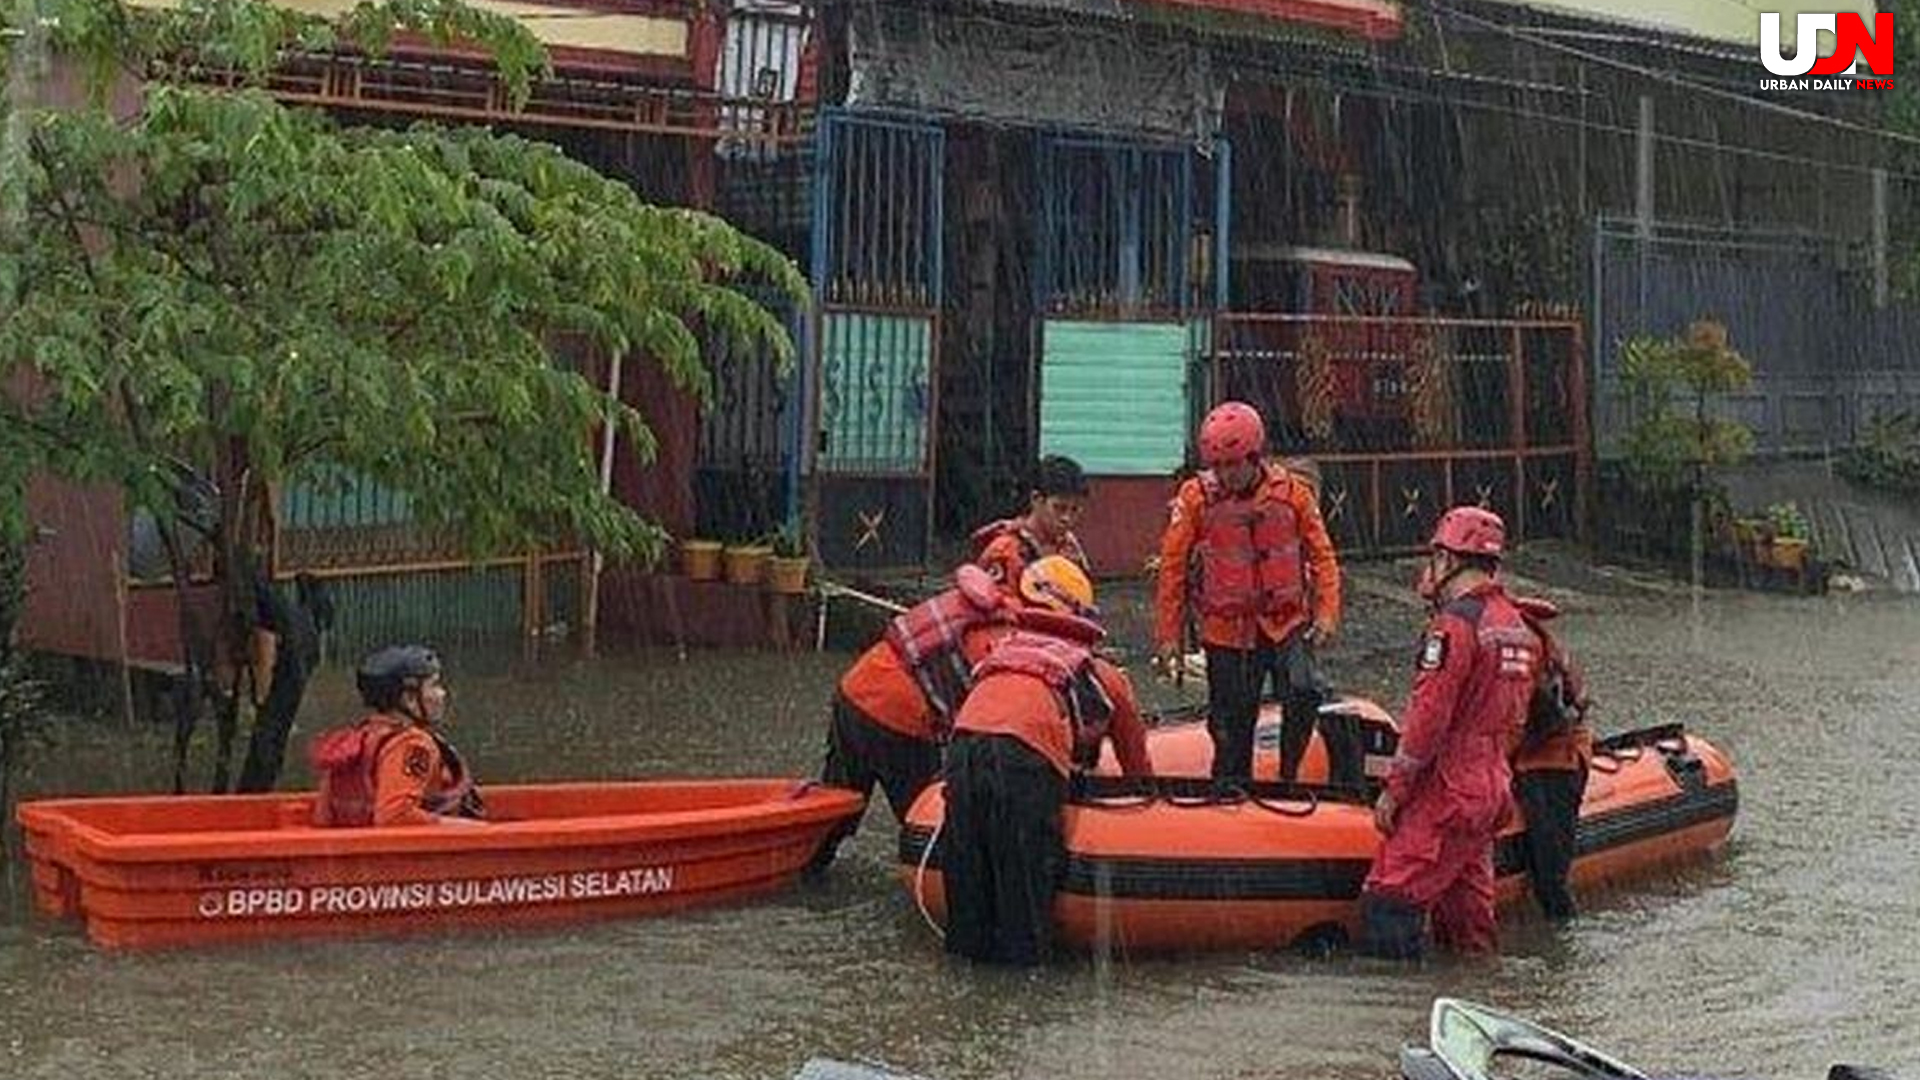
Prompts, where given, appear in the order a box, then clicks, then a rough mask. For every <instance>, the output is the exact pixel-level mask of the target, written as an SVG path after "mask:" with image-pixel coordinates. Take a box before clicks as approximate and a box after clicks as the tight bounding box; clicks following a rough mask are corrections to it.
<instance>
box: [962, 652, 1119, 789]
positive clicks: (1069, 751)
mask: <svg viewBox="0 0 1920 1080" xmlns="http://www.w3.org/2000/svg"><path fill="white" fill-rule="evenodd" d="M1093 669H1094V674H1095V676H1096V677H1097V678H1098V679H1099V680H1100V685H1101V686H1102V687H1104V688H1105V689H1106V691H1107V696H1108V697H1109V698H1112V699H1113V719H1112V721H1111V722H1110V723H1109V724H1108V727H1107V737H1108V738H1109V739H1112V740H1113V752H1114V756H1115V757H1117V758H1119V760H1120V768H1121V770H1122V771H1123V772H1125V773H1126V774H1127V775H1128V776H1148V775H1151V774H1152V772H1153V763H1152V760H1151V759H1150V758H1148V756H1147V725H1146V723H1145V722H1144V721H1143V720H1141V719H1140V703H1139V699H1137V698H1135V697H1134V695H1133V683H1132V682H1131V681H1130V680H1128V678H1127V673H1126V672H1124V671H1121V670H1120V669H1119V668H1117V667H1115V666H1113V665H1112V664H1111V663H1108V662H1107V661H1105V660H1102V659H1100V658H1098V657H1095V658H1094V661H1093ZM953 728H954V730H955V731H968V732H972V733H973V734H976V735H1009V736H1012V737H1013V738H1016V739H1019V740H1020V741H1021V742H1023V743H1025V744H1026V745H1027V746H1028V747H1029V748H1031V749H1032V750H1033V751H1034V752H1035V753H1037V754H1039V755H1040V756H1042V757H1044V758H1046V759H1047V762H1048V763H1049V764H1051V765H1052V766H1053V767H1054V770H1055V771H1057V772H1058V773H1059V774H1060V775H1061V776H1070V775H1072V773H1073V721H1072V720H1071V719H1069V718H1068V716H1067V714H1066V713H1065V712H1063V711H1062V709H1061V705H1060V699H1059V697H1057V696H1056V695H1055V694H1054V692H1053V690H1052V689H1050V688H1049V687H1048V686H1047V684H1046V683H1045V682H1043V681H1041V680H1039V679H1036V678H1033V677H1031V676H1027V675H1016V674H1012V673H1006V674H1000V675H989V676H987V677H986V678H984V679H982V680H980V682H979V684H978V685H976V686H975V687H974V688H973V693H971V694H968V695H967V703H966V704H965V705H962V706H960V715H959V716H957V717H955V718H954V721H953Z"/></svg>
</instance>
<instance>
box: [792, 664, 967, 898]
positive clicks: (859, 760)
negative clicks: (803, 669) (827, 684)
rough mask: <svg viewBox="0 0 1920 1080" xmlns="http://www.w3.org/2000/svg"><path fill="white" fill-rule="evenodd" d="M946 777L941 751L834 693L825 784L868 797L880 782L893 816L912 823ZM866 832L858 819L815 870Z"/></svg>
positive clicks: (833, 839)
mask: <svg viewBox="0 0 1920 1080" xmlns="http://www.w3.org/2000/svg"><path fill="white" fill-rule="evenodd" d="M939 775H940V747H938V746H937V745H935V744H933V743H931V742H927V741H925V740H922V739H912V738H908V737H907V736H905V735H902V734H900V733H899V732H897V731H893V730H892V729H890V728H887V727H885V726H883V725H881V724H880V723H879V721H876V720H874V719H873V718H872V717H870V716H868V715H867V714H866V713H864V712H862V711H861V710H860V707H859V706H857V705H855V704H854V703H853V702H851V701H848V700H847V699H846V698H845V697H844V696H843V695H841V694H838V693H836V694H834V695H833V719H832V721H831V722H830V723H829V724H828V726H827V762H826V765H825V766H823V767H822V768H821V770H820V782H821V783H823V784H831V785H833V786H834V787H838V788H846V789H847V790H848V791H854V792H858V793H859V795H860V797H861V798H863V799H865V798H869V797H871V796H872V794H873V788H874V785H876V784H878V785H879V786H880V789H881V790H882V791H885V792H886V793H887V805H889V806H891V807H892V808H893V816H894V817H895V818H896V819H897V820H899V821H902V822H904V821H906V819H907V810H908V808H910V807H912V806H913V800H915V799H917V798H919V797H920V793H921V792H922V791H925V790H926V788H927V785H928V784H931V783H933V781H934V778H935V777H937V776H939ZM859 828H860V818H857V817H856V818H853V819H852V820H850V821H848V822H847V823H846V824H845V825H842V826H841V827H840V828H839V829H838V830H837V831H835V832H834V833H833V834H832V835H831V836H828V837H827V839H826V840H825V841H824V842H823V843H822V844H821V845H820V851H819V853H818V854H817V855H815V856H814V859H813V862H812V864H811V865H810V866H809V870H811V871H813V872H818V871H820V870H824V869H825V868H826V867H827V865H828V864H829V863H831V862H832V861H833V857H834V854H835V853H836V852H837V851H839V849H840V844H841V842H842V841H844V840H846V838H847V837H849V836H852V835H853V834H854V832H855V831H857V830H858V829H859Z"/></svg>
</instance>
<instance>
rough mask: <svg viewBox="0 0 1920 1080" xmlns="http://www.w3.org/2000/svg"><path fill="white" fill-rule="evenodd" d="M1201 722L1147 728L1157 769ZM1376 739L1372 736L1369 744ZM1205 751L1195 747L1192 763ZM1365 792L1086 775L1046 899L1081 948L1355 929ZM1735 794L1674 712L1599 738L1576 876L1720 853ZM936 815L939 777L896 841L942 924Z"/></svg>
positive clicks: (1282, 942)
mask: <svg viewBox="0 0 1920 1080" xmlns="http://www.w3.org/2000/svg"><path fill="white" fill-rule="evenodd" d="M1374 711H1376V712H1377V710H1374ZM1382 715H1384V714H1382ZM1262 726H1263V728H1264V727H1267V726H1268V724H1267V723H1266V722H1265V721H1264V720H1263V724H1262ZM1196 732H1197V735H1198V738H1199V739H1201V740H1204V739H1205V728H1204V725H1203V724H1176V725H1172V726H1170V727H1168V728H1166V729H1165V730H1157V731H1155V732H1153V733H1152V734H1151V735H1150V736H1149V740H1148V741H1149V746H1150V747H1151V749H1152V751H1153V756H1154V761H1155V765H1156V767H1161V766H1162V763H1163V762H1164V763H1165V765H1166V766H1176V764H1177V762H1180V761H1190V760H1191V759H1192V757H1193V754H1194V752H1195V749H1196V746H1195V741H1194V740H1195V735H1196ZM1268 741H1269V742H1271V740H1270V739H1269V740H1268ZM1375 741H1376V740H1374V739H1373V737H1372V736H1371V735H1370V737H1369V744H1370V745H1369V751H1370V754H1369V756H1372V753H1373V749H1374V744H1375ZM1389 752H1390V750H1389ZM1210 754H1211V748H1210V747H1204V748H1202V750H1201V756H1200V758H1199V761H1200V769H1199V770H1198V771H1200V772H1204V771H1205V765H1206V762H1207V761H1208V760H1210ZM1322 760H1323V763H1322V766H1321V768H1322V770H1324V759H1322ZM1167 771H1168V772H1172V771H1175V770H1174V768H1168V769H1167ZM1186 771H1190V772H1191V771H1192V770H1186ZM1322 775H1324V771H1323V772H1322ZM1372 795H1373V792H1372V791H1366V792H1344V791H1339V790H1336V789H1331V788H1327V787H1324V786H1321V785H1318V784H1311V783H1309V784H1300V785H1280V784H1277V783H1270V782H1262V781H1258V780H1257V781H1256V782H1255V784H1254V785H1253V786H1252V787H1251V788H1250V789H1246V790H1234V791H1228V792H1225V793H1219V792H1216V791H1215V790H1214V785H1213V784H1212V783H1211V782H1209V781H1207V780H1205V779H1202V778H1199V777H1197V776H1188V777H1161V778H1156V779H1154V780H1151V781H1135V780H1128V779H1125V778H1122V777H1117V776H1100V775H1094V776H1089V777H1084V778H1082V779H1081V780H1080V781H1078V783H1077V790H1076V792H1075V794H1074V797H1073V799H1072V800H1071V802H1070V804H1069V805H1068V806H1067V807H1066V809H1065V811H1064V820H1063V822H1062V827H1063V832H1064V835H1065V837H1066V843H1067V850H1068V858H1067V866H1066V871H1065V874H1064V877H1063V880H1062V882H1061V886H1060V891H1059V894H1058V896H1057V898H1056V901H1055V905H1054V918H1055V921H1056V923H1057V925H1058V928H1059V930H1060V936H1061V939H1062V940H1063V941H1064V942H1065V943H1067V944H1069V945H1072V946H1075V947H1078V948H1083V949H1096V950H1106V949H1109V948H1110V949H1112V950H1114V951H1118V952H1165V951H1188V950H1207V949H1259V948H1276V947H1283V946H1288V945H1295V944H1306V943H1311V942H1317V941H1338V940H1342V939H1348V938H1351V936H1352V935H1354V934H1355V933H1357V931H1358V929H1359V925H1358V904H1357V900H1358V899H1359V895H1360V885H1361V883H1362V881H1363V880H1365V878H1366V873H1367V868H1368V865H1369V864H1370V863H1371V861H1372V859H1373V853H1374V850H1375V849H1376V847H1377V846H1378V844H1379V834H1378V833H1376V832H1375V831H1374V827H1373V817H1372V810H1371V801H1372ZM1738 804H1739V795H1738V788H1737V784H1736V781H1735V778H1734V773H1733V767H1732V765H1731V763H1730V762H1729V761H1728V760H1727V758H1726V756H1725V755H1724V754H1722V753H1721V752H1720V751H1719V750H1718V749H1716V748H1715V747H1713V746H1712V745H1711V744H1709V743H1708V742H1706V740H1704V739H1701V738H1699V737H1698V736H1695V735H1691V734H1688V733H1687V732H1686V731H1685V730H1684V729H1683V728H1682V727H1681V726H1680V725H1677V724H1676V725H1668V726H1663V727H1655V728H1647V729H1644V730H1640V731H1633V732H1628V733H1626V734H1623V735H1617V736H1614V737H1613V738H1610V739H1607V740H1605V741H1603V742H1602V743H1601V744H1600V745H1599V747H1598V748H1597V751H1596V754H1595V757H1594V762H1593V766H1592V769H1591V772H1590V775H1589V778H1588V785H1587V794H1586V799H1585V801H1584V802H1583V803H1582V805H1581V810H1580V827H1579V833H1578V841H1577V854H1576V857H1575V861H1574V867H1573V875H1572V876H1573V883H1574V886H1575V887H1576V888H1589V887H1592V886H1594V885H1596V884H1599V883H1602V882H1610V881H1616V880H1620V879H1623V878H1627V877H1630V876H1633V875H1636V874H1640V873H1643V872H1646V871H1648V870H1651V869H1654V868H1656V867H1659V866H1664V865H1670V864H1672V863H1675V862H1677V861H1681V860H1685V859H1689V858H1697V857H1700V856H1702V855H1705V854H1708V853H1711V852H1713V851H1715V850H1718V849H1719V848H1721V847H1722V846H1723V845H1724V844H1725V842H1726V839H1727V836H1728V834H1729V833H1730V832H1731V831H1732V828H1733V820H1734V814H1735V811H1736V809H1737V807H1738ZM945 812H946V804H945V792H944V788H943V787H942V786H941V785H938V784H936V785H934V786H933V787H932V788H929V789H928V790H927V791H926V792H925V793H924V794H922V796H921V797H920V799H919V801H917V802H916V803H915V804H914V806H913V808H912V810H911V811H910V812H909V814H908V816H907V823H906V825H905V826H904V827H903V828H902V830H901V834H900V849H899V866H900V875H901V878H902V880H903V882H904V883H905V885H906V887H907V889H908V891H909V893H910V894H912V895H914V896H916V897H917V898H918V899H919V900H920V902H921V903H922V904H923V905H924V907H925V909H926V911H927V913H928V915H929V917H930V918H933V919H936V920H941V921H944V920H945V917H946V897H945V893H944V889H943V883H942V880H941V876H940V853H939V849H938V844H937V842H935V835H936V830H937V828H938V826H939V824H940V822H941V820H942V818H943V817H944V815H945ZM1520 829H1521V826H1520V824H1519V823H1518V822H1516V823H1515V824H1514V825H1513V826H1511V827H1510V828H1509V829H1508V830H1507V832H1506V833H1505V834H1503V836H1502V837H1501V840H1500V843H1499V846H1498V847H1497V848H1496V851H1495V869H1496V873H1497V874H1498V876H1499V885H1498V888H1499V896H1500V899H1501V901H1502V902H1503V903H1507V902H1512V901H1514V900H1516V899H1519V898H1521V897H1523V896H1525V895H1526V881H1525V878H1524V876H1523V873H1522V871H1521V865H1520V847H1519V834H1520ZM930 846H931V848H932V850H931V851H930V850H929V847H930Z"/></svg>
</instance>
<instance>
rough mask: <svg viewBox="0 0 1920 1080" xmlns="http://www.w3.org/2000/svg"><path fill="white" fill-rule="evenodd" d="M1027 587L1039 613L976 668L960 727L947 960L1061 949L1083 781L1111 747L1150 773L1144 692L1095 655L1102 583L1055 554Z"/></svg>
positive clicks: (951, 779)
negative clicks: (1076, 795) (1070, 837)
mask: <svg viewBox="0 0 1920 1080" xmlns="http://www.w3.org/2000/svg"><path fill="white" fill-rule="evenodd" d="M1022 585H1023V591H1024V592H1025V593H1026V594H1027V595H1028V596H1029V597H1031V598H1033V600H1034V603H1033V604H1032V605H1031V606H1028V607H1025V608H1023V609H1021V611H1020V613H1019V615H1018V616H1017V617H1016V619H1015V622H1016V624H1017V628H1016V629H1015V630H1014V632H1013V633H1011V634H1009V635H1007V637H1006V638H1005V639H1004V640H1002V641H1000V642H999V643H998V644H996V645H995V646H994V648H993V651H992V652H991V653H989V654H988V655H987V658H986V659H985V660H983V661H982V662H981V663H980V665H979V667H978V668H977V669H975V673H974V676H975V679H976V680H977V682H976V684H975V686H974V688H973V692H972V693H971V694H968V695H967V699H966V702H965V703H964V704H962V705H961V706H960V712H959V714H958V715H957V716H955V717H954V721H953V728H954V734H953V745H952V746H951V747H950V748H949V749H948V752H947V767H946V781H947V789H946V798H947V806H946V819H945V822H944V823H943V824H942V826H941V837H940V848H941V852H942V856H941V859H942V866H943V868H944V873H945V879H946V891H947V929H946V949H947V951H948V952H950V953H953V954H955V955H958V956H964V957H968V958H970V959H973V960H983V961H987V962H991V963H1004V964H1018V965H1029V964H1036V963H1040V962H1042V961H1044V960H1046V959H1047V958H1048V957H1049V956H1050V955H1051V953H1052V949H1053V897H1054V891H1055V889H1056V888H1057V887H1058V885H1059V878H1060V873H1061V871H1062V869H1063V868H1064V867H1065V865H1066V848H1065V844H1064V842H1063V839H1062V836H1061V831H1060V812H1061V806H1062V804H1063V803H1064V802H1065V801H1066V797H1067V785H1068V780H1069V778H1070V776H1071V775H1072V772H1073V770H1075V769H1076V768H1087V767H1090V766H1091V765H1092V764H1093V763H1095V762H1097V761H1098V760H1099V756H1100V750H1101V747H1102V746H1103V745H1104V743H1105V741H1106V740H1108V739H1111V740H1112V741H1113V745H1114V751H1115V756H1117V757H1118V758H1119V761H1120V767H1121V769H1122V770H1123V771H1125V772H1126V774H1127V775H1129V776H1146V775H1150V774H1151V772H1152V765H1151V763H1150V761H1149V759H1148V757H1147V741H1146V725H1145V724H1144V723H1143V722H1142V721H1141V719H1140V711H1139V705H1138V703H1137V702H1136V700H1135V698H1134V693H1133V685H1132V683H1130V682H1128V681H1127V677H1126V674H1125V673H1124V672H1122V671H1121V670H1120V669H1119V668H1118V667H1115V666H1114V665H1113V664H1111V663H1109V662H1108V661H1106V660H1105V659H1103V658H1100V657H1098V656H1095V655H1094V653H1093V647H1094V646H1095V645H1096V644H1098V643H1099V641H1100V640H1101V638H1103V637H1104V636H1105V632H1104V631H1103V630H1102V629H1101V628H1100V625H1099V623H1098V622H1096V621H1095V619H1096V618H1097V617H1098V612H1097V610H1096V609H1095V608H1094V606H1093V585H1092V583H1091V582H1090V581H1088V580H1087V578H1086V575H1084V574H1082V573H1080V572H1079V568H1078V567H1077V566H1075V565H1074V564H1073V563H1072V562H1071V561H1069V560H1067V559H1064V558H1060V557H1058V556H1054V557H1049V558H1046V559H1042V560H1040V561H1039V562H1037V563H1034V564H1033V565H1032V566H1030V567H1028V569H1027V574H1026V577H1024V578H1023V579H1022Z"/></svg>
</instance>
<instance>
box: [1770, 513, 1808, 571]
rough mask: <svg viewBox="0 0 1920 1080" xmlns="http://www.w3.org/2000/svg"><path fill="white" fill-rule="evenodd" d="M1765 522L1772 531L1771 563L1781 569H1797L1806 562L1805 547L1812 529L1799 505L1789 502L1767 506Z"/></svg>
mask: <svg viewBox="0 0 1920 1080" xmlns="http://www.w3.org/2000/svg"><path fill="white" fill-rule="evenodd" d="M1767 524H1768V525H1769V526H1770V527H1771V530H1772V532H1773V543H1772V545H1771V547H1772V554H1773V565H1775V566H1777V567H1779V568H1780V569H1782V570H1799V569H1801V568H1802V567H1804V566H1806V564H1807V547H1808V545H1809V544H1810V543H1811V542H1812V535H1813V529H1812V528H1811V527H1810V526H1809V525H1808V524H1807V517H1806V515H1805V514H1802V513H1801V512H1800V507H1799V506H1797V505H1795V504H1794V503H1791V502H1782V503H1774V504H1773V505H1772V506H1769V507H1767Z"/></svg>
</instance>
